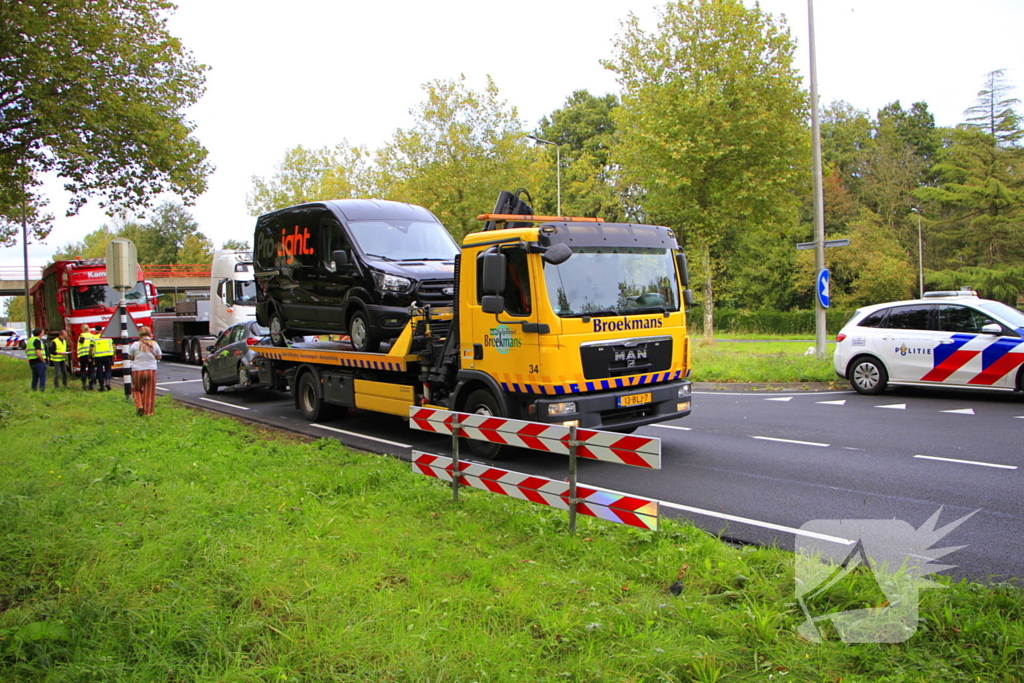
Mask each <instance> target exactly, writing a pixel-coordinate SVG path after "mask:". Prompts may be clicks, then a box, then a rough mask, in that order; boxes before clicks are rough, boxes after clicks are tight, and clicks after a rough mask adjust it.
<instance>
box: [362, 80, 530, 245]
mask: <svg viewBox="0 0 1024 683" xmlns="http://www.w3.org/2000/svg"><path fill="white" fill-rule="evenodd" d="M423 90H424V92H425V93H426V99H425V101H424V102H422V103H421V104H420V105H419V106H418V107H417V108H415V109H413V110H412V111H411V112H410V113H411V114H412V115H413V117H414V119H415V122H414V124H413V126H412V127H411V128H408V129H399V130H398V131H396V132H395V134H394V136H393V137H392V139H391V141H390V142H389V143H387V144H386V145H385V146H384V147H383V148H381V149H380V150H378V152H377V155H376V166H375V169H374V171H373V172H372V173H371V177H372V184H371V186H372V188H373V192H374V194H376V195H377V196H380V197H385V198H387V199H394V200H398V201H406V202H411V203H414V204H419V205H421V206H424V207H426V208H427V209H430V210H431V211H432V212H433V213H434V215H436V216H437V217H438V219H439V220H440V221H441V222H442V223H444V225H445V226H446V227H447V228H448V230H449V231H450V232H451V233H452V234H453V235H454V236H455V237H456V239H460V238H461V237H462V236H463V235H465V234H466V233H468V232H472V231H475V230H477V229H479V226H480V224H479V222H478V221H477V220H476V216H478V215H480V214H481V213H488V212H489V211H490V210H491V209H492V208H493V207H494V201H495V199H496V198H497V196H498V192H499V191H500V190H514V189H516V188H519V187H525V188H527V189H530V188H535V187H537V186H538V185H539V180H540V178H541V177H542V174H543V170H542V164H543V161H542V159H541V156H540V154H539V153H531V152H530V149H529V147H528V145H527V140H526V138H525V131H524V127H523V124H522V122H521V121H520V119H519V114H518V112H517V111H516V108H515V107H509V106H508V104H507V103H506V102H505V101H504V100H502V99H501V98H500V96H499V93H498V88H497V86H496V85H495V84H494V81H493V80H492V79H491V78H490V77H488V78H487V85H486V87H485V88H484V91H483V92H481V93H477V92H474V91H473V90H470V89H469V88H468V87H467V86H466V78H465V76H462V77H460V78H459V79H458V80H449V81H432V82H430V83H427V84H426V85H424V86H423Z"/></svg>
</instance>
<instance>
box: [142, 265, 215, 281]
mask: <svg viewBox="0 0 1024 683" xmlns="http://www.w3.org/2000/svg"><path fill="white" fill-rule="evenodd" d="M142 274H143V275H145V276H146V278H164V277H210V265H209V264H201V263H195V264H189V263H172V264H168V265H152V264H145V265H142Z"/></svg>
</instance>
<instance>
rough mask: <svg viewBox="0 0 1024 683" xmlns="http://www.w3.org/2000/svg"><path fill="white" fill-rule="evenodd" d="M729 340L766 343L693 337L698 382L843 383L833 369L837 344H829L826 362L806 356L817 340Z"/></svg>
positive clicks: (758, 337) (693, 357) (742, 337)
mask: <svg viewBox="0 0 1024 683" xmlns="http://www.w3.org/2000/svg"><path fill="white" fill-rule="evenodd" d="M729 339H764V340H765V341H711V342H707V341H704V340H703V339H701V338H699V337H694V338H692V340H691V341H692V344H693V347H692V352H691V356H692V363H693V372H692V373H691V376H690V378H691V379H692V380H693V381H695V382H759V383H782V382H836V383H838V382H843V380H841V379H840V378H839V377H838V376H837V375H836V373H835V370H834V369H833V368H832V352H833V351H834V350H835V343H834V342H829V343H828V344H827V345H826V354H825V358H824V359H819V358H817V357H816V356H815V355H813V354H812V355H806V352H807V350H808V348H810V347H813V346H814V342H813V341H807V340H806V339H805V340H784V338H781V337H776V338H775V339H779V340H780V341H767V339H770V338H768V337H761V336H746V335H744V336H740V335H730V336H729Z"/></svg>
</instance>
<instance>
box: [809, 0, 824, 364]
mask: <svg viewBox="0 0 1024 683" xmlns="http://www.w3.org/2000/svg"><path fill="white" fill-rule="evenodd" d="M807 24H808V34H809V38H810V39H809V40H808V42H807V45H808V47H809V48H810V58H811V160H812V162H813V163H812V165H813V176H814V202H813V207H814V241H815V243H816V246H815V249H814V267H815V271H816V272H818V273H820V272H821V271H822V270H824V269H825V201H824V188H823V183H822V178H821V128H820V125H819V121H818V65H817V62H816V59H815V53H814V2H813V0H807ZM815 299H816V301H815V304H814V350H815V355H817V357H818V358H824V357H825V327H826V323H827V318H826V316H825V307H824V306H822V305H821V297H815Z"/></svg>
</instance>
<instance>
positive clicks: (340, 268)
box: [327, 249, 352, 273]
mask: <svg viewBox="0 0 1024 683" xmlns="http://www.w3.org/2000/svg"><path fill="white" fill-rule="evenodd" d="M327 269H328V270H329V271H331V272H332V273H348V272H351V271H352V263H351V262H350V261H349V260H348V252H347V251H344V250H342V249H338V250H336V251H332V252H331V262H330V263H328V264H327Z"/></svg>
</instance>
